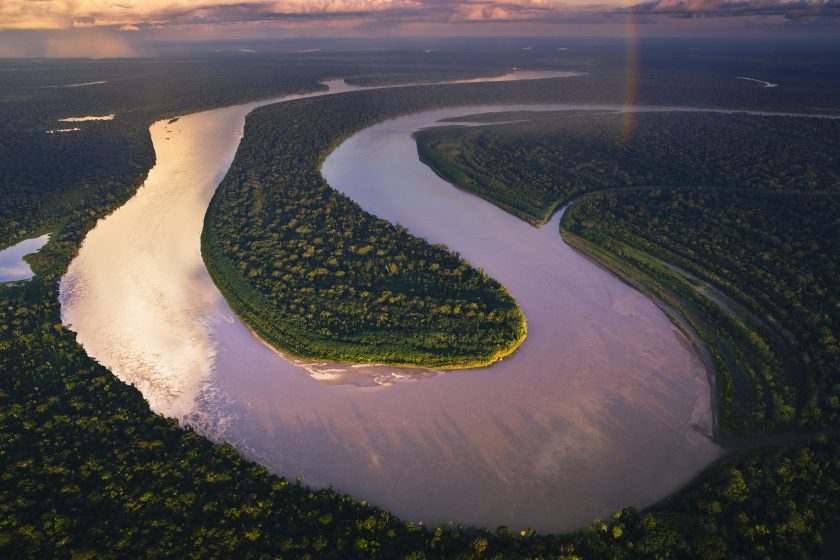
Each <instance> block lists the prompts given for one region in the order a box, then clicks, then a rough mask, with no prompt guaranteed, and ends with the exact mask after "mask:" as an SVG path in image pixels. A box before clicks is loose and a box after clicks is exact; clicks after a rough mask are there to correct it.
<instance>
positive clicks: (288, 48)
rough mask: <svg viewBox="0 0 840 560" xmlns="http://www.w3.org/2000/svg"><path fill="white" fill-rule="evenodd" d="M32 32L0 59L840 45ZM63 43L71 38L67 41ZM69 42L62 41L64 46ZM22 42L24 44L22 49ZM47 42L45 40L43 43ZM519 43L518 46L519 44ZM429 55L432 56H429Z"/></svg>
mask: <svg viewBox="0 0 840 560" xmlns="http://www.w3.org/2000/svg"><path fill="white" fill-rule="evenodd" d="M12 33H13V34H17V33H23V34H25V35H27V36H28V37H23V38H21V37H17V38H15V42H16V43H17V46H18V51H19V52H17V53H15V52H11V51H10V50H9V49H5V50H4V48H3V40H4V39H5V38H7V36H8V34H12ZM32 35H33V32H31V31H26V32H18V31H15V32H10V31H2V30H0V60H16V59H17V60H23V59H56V60H62V59H63V60H81V59H89V60H105V59H121V58H158V57H165V56H168V55H174V54H186V53H189V54H197V53H200V52H202V51H206V52H207V54H210V52H211V49H212V51H215V52H216V53H218V54H236V53H237V52H238V53H239V54H242V55H243V56H244V55H248V54H250V55H259V54H262V55H267V54H271V55H283V54H286V55H293V54H300V55H304V54H309V53H311V54H313V55H314V54H316V53H317V52H324V53H327V52H337V51H342V50H347V49H352V48H360V49H362V50H401V49H414V48H416V49H424V48H428V49H434V50H438V49H442V50H450V51H459V50H472V49H475V48H479V49H481V50H486V49H488V48H490V49H491V50H508V49H517V48H519V49H528V50H530V49H534V50H535V51H539V50H543V51H544V50H551V49H562V48H564V47H565V46H566V44H567V45H568V48H569V50H570V51H572V50H573V49H574V48H580V47H581V46H584V45H585V44H586V43H593V44H594V43H597V44H600V45H614V46H616V47H621V46H625V45H627V44H629V42H631V41H632V42H633V43H634V44H635V45H637V46H639V47H644V46H657V45H661V44H663V43H670V44H680V43H691V42H697V43H698V45H702V46H703V47H704V48H713V49H714V48H717V49H721V50H723V49H725V48H727V47H732V46H739V47H743V48H748V47H749V46H751V45H755V46H759V45H760V46H767V45H780V46H788V47H790V46H794V45H795V46H799V47H805V48H826V47H828V48H837V49H840V40H837V39H835V38H834V37H827V36H821V35H817V36H813V35H812V36H798V35H780V36H743V35H742V36H732V37H709V36H702V35H700V36H686V35H651V36H645V35H641V36H635V37H632V38H630V37H626V36H616V35H615V34H613V35H573V36H552V35H530V36H523V35H515V34H510V35H490V34H488V35H440V36H420V35H416V36H404V37H391V36H384V37H375V36H347V37H342V36H325V37H320V36H310V37H220V38H216V37H213V38H186V39H179V40H176V39H159V40H147V41H142V42H138V43H135V44H134V45H132V46H131V47H130V48H127V49H125V48H122V46H121V45H120V44H119V43H116V44H115V43H114V42H113V41H111V40H110V39H109V38H108V37H103V36H101V35H97V34H94V36H93V38H90V37H88V38H86V39H85V40H83V41H81V43H82V44H80V45H79V48H70V49H68V50H63V49H62V50H55V49H56V43H55V42H54V43H52V46H50V45H49V44H45V43H44V42H43V41H41V40H40V39H39V38H34V39H35V40H34V41H32V42H31V43H29V44H27V43H26V39H27V38H29V39H33V37H32ZM68 39H70V38H69V37H68ZM68 42H72V41H61V42H59V43H60V44H66V43H68ZM22 43H23V44H22ZM47 43H49V41H47ZM520 43H521V46H520V45H519V44H520ZM243 47H256V48H263V49H265V50H254V51H251V50H238V51H236V50H230V51H227V50H226V49H235V48H238V49H242V48H243ZM429 52H433V51H429Z"/></svg>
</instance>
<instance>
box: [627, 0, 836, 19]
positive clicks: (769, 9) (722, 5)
mask: <svg viewBox="0 0 840 560" xmlns="http://www.w3.org/2000/svg"><path fill="white" fill-rule="evenodd" d="M619 11H624V12H628V13H639V14H655V15H668V16H673V17H747V16H762V17H767V16H783V17H785V18H788V19H799V18H830V19H836V18H840V1H839V0H651V1H649V2H644V3H641V4H636V5H634V6H630V7H628V8H626V9H623V10H619Z"/></svg>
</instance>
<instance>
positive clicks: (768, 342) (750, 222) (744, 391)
mask: <svg viewBox="0 0 840 560" xmlns="http://www.w3.org/2000/svg"><path fill="white" fill-rule="evenodd" d="M838 216H840V196H836V195H808V194H802V193H798V194H783V193H754V192H743V191H737V192H726V191H705V190H704V191H668V190H651V191H647V192H644V193H638V192H636V193H624V192H613V193H606V194H595V195H591V196H589V197H586V198H584V199H583V200H582V201H581V202H580V203H578V204H575V205H573V207H572V208H571V209H570V211H569V212H568V216H567V217H566V218H565V219H564V226H565V227H566V228H568V230H569V231H570V232H572V233H574V234H576V235H579V236H581V237H583V238H585V239H587V240H590V241H592V242H593V243H595V245H597V246H598V247H600V248H602V249H603V250H604V251H606V252H608V253H610V254H613V255H616V256H619V257H620V259H621V260H622V261H624V262H625V263H628V264H630V265H631V266H632V267H634V268H636V269H637V270H638V271H639V272H640V273H641V274H644V275H646V276H647V278H648V279H649V281H648V282H647V283H648V284H650V285H652V286H655V287H657V289H658V290H660V291H662V292H663V293H666V294H669V297H668V299H669V301H670V302H672V303H673V304H674V305H675V306H678V307H679V308H680V309H681V310H682V311H683V312H684V314H685V316H687V317H689V318H691V320H692V323H693V325H694V326H695V328H696V329H697V330H698V332H700V333H701V336H703V337H704V338H705V339H706V340H707V342H711V344H710V346H711V349H712V352H713V357H714V359H715V363H716V370H717V373H718V375H717V387H718V393H719V398H720V419H721V422H722V424H723V425H724V426H725V427H727V428H729V429H732V430H751V431H755V430H761V429H772V428H781V427H785V426H790V425H800V426H809V427H813V426H820V425H824V424H837V423H838V421H840V375H838V372H840V345H838V341H837V333H839V332H840V289H838V286H840V256H838V255H837V251H836V247H837V246H838V243H840V221H838ZM666 262H667V263H673V264H676V265H677V267H676V268H675V267H667V266H666V265H664V264H663V263H666ZM732 300H734V302H733V301H732Z"/></svg>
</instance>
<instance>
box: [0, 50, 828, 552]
mask: <svg viewBox="0 0 840 560" xmlns="http://www.w3.org/2000/svg"><path fill="white" fill-rule="evenodd" d="M447 56H449V55H447ZM255 60H256V62H255V63H254V65H252V66H248V65H244V64H242V63H241V62H240V61H239V60H238V59H232V60H230V61H228V66H226V69H225V70H220V69H219V66H218V65H217V63H216V62H213V63H212V64H211V63H208V62H207V61H197V62H189V63H187V62H173V63H170V64H165V65H164V64H158V63H157V61H152V62H145V61H138V62H137V63H136V64H131V65H130V67H129V69H128V71H127V72H126V71H120V70H119V69H118V66H119V65H118V64H117V63H113V62H108V61H96V62H91V61H87V62H83V63H75V62H71V63H67V65H66V66H62V68H63V70H62V72H63V73H62V76H63V77H64V80H63V81H64V82H66V83H73V82H89V81H94V80H100V79H102V78H103V74H102V72H103V69H106V70H107V72H108V75H107V76H104V77H105V78H106V79H107V80H108V84H111V85H112V86H114V87H113V89H112V88H111V86H109V85H107V84H105V85H103V86H97V87H103V88H108V89H103V90H100V91H97V92H92V91H84V92H83V91H81V89H79V90H73V91H72V92H71V95H72V98H71V101H69V102H67V101H66V100H64V99H59V97H58V93H59V92H60V90H53V89H44V88H46V87H47V86H50V85H53V81H47V80H48V79H49V80H52V78H48V77H47V75H46V73H45V72H41V71H40V69H36V71H34V72H32V73H29V74H25V73H23V72H22V71H19V69H17V68H14V69H12V70H14V71H11V70H10V71H9V72H3V73H2V74H3V76H0V81H2V80H11V78H10V77H12V76H14V80H15V81H14V82H12V85H9V83H8V81H2V83H0V85H2V86H3V88H4V89H3V92H4V93H3V100H4V103H3V104H0V111H2V113H3V115H4V116H5V118H3V119H0V127H3V131H4V138H6V142H5V143H4V144H3V149H6V150H8V151H5V152H2V154H3V157H0V161H1V162H2V172H3V176H2V187H3V197H2V199H0V212H2V217H3V220H2V224H3V226H4V227H3V229H2V232H0V237H1V238H2V243H3V246H6V245H10V244H11V243H13V242H15V241H17V240H19V239H22V238H24V237H26V236H30V235H32V233H33V232H35V231H40V230H43V229H50V230H53V231H56V235H55V236H54V237H53V239H52V241H51V242H50V244H48V245H47V246H46V247H45V249H44V250H42V251H41V252H40V253H39V254H38V255H36V256H35V257H33V258H32V259H31V261H32V263H33V268H34V270H35V272H36V276H35V278H33V279H32V280H31V281H28V282H24V283H20V284H16V285H2V286H0V315H2V323H0V370H2V371H3V372H5V374H4V375H2V376H0V556H2V557H4V558H46V557H54V558H126V557H144V558H171V557H183V558H233V557H235V558H341V559H348V558H411V559H414V560H419V559H423V558H464V559H468V558H476V559H477V558H505V559H507V558H546V559H547V558H552V559H574V558H586V559H588V558H617V559H621V558H669V557H670V558H687V559H693V558H726V557H743V558H753V557H757V558H761V557H775V558H815V557H816V556H817V555H818V554H819V552H818V551H819V547H820V546H821V542H822V540H821V532H822V530H823V528H824V526H825V522H826V520H831V519H834V520H836V519H837V518H838V515H840V511H838V509H837V508H838V504H840V499H838V496H837V488H838V487H840V452H839V451H838V450H840V441H838V438H837V436H834V435H831V434H827V435H821V436H817V437H815V438H814V439H811V440H809V441H805V442H803V443H800V444H797V445H795V446H792V447H788V448H784V449H778V448H773V449H760V450H753V451H750V452H745V453H741V454H736V455H733V456H731V457H730V458H728V459H725V460H724V461H722V462H719V463H717V464H715V465H713V466H711V467H710V468H709V469H707V470H706V471H705V472H703V473H701V474H700V475H699V476H698V477H697V479H696V480H695V481H694V482H692V483H691V484H690V485H689V486H688V487H687V488H686V489H685V490H683V491H681V492H678V493H677V494H675V495H674V496H672V497H671V498H669V499H668V500H666V501H664V502H662V503H660V504H658V505H656V506H654V507H652V508H649V509H648V510H646V511H643V512H638V511H635V510H633V509H625V510H622V511H620V512H617V513H616V514H615V515H613V516H611V517H609V518H608V519H606V520H604V521H598V522H595V523H593V524H591V525H590V526H588V527H586V528H584V529H582V530H581V531H579V532H577V533H574V534H570V535H536V534H534V532H533V531H529V530H523V531H521V532H520V530H519V528H507V527H499V528H490V529H479V528H464V527H460V526H457V525H445V526H443V527H440V528H428V527H425V526H420V525H417V524H411V523H407V522H405V521H403V520H400V519H398V518H396V517H395V516H393V515H391V514H389V513H388V512H387V511H384V510H381V509H378V508H375V507H372V506H369V505H367V504H365V503H363V502H358V501H356V500H354V499H352V498H350V497H348V496H346V495H343V494H341V493H340V492H338V491H335V490H333V489H326V490H314V489H311V488H308V487H306V486H305V485H303V484H300V483H297V482H295V481H293V480H292V481H290V480H288V479H286V478H283V477H279V476H274V475H271V474H269V473H267V472H266V471H265V469H263V468H261V467H259V466H257V465H256V464H254V463H252V462H249V461H246V460H244V459H243V458H242V457H241V455H240V454H239V453H238V452H236V451H235V450H234V449H233V448H231V447H230V446H227V445H216V444H213V443H211V442H209V441H208V440H207V439H205V438H204V437H201V436H199V435H197V434H196V433H195V432H193V431H192V430H191V429H189V428H184V427H182V426H179V425H178V424H177V422H176V421H174V420H168V419H165V418H163V417H161V416H159V415H157V414H155V413H153V412H152V411H150V409H149V407H148V404H147V403H146V402H145V400H144V399H143V395H142V394H141V393H140V392H139V391H138V390H136V389H135V388H133V387H131V386H128V385H126V384H125V383H123V382H121V381H119V380H118V379H116V378H115V377H114V376H113V374H112V373H111V372H109V371H108V370H107V369H106V368H104V367H102V366H100V365H99V364H97V363H96V362H95V361H94V360H92V359H91V358H90V357H88V356H87V355H86V354H85V352H84V350H83V349H82V348H81V347H80V346H79V345H78V344H77V343H76V341H75V336H74V334H73V332H72V331H70V330H69V329H68V328H66V327H65V326H63V325H62V323H61V318H60V309H59V304H58V290H57V281H58V279H59V278H60V277H61V275H62V274H63V273H64V272H65V270H66V268H67V264H68V263H69V261H70V260H71V259H72V257H73V255H75V253H76V251H77V250H78V247H79V245H80V243H81V241H82V239H83V238H84V236H85V233H86V232H87V231H88V230H89V229H90V228H92V227H93V225H94V224H95V222H96V220H97V219H98V218H101V217H103V216H105V215H106V214H107V213H108V212H109V211H110V210H111V209H113V208H115V207H117V206H118V205H120V204H122V202H124V201H125V200H126V199H127V198H128V197H130V196H131V195H132V194H133V193H134V191H135V190H136V188H137V187H138V186H139V185H140V183H142V179H143V177H144V176H145V173H146V172H147V171H148V166H150V165H151V162H152V160H151V159H150V158H151V157H152V154H151V152H150V151H149V147H150V143H149V140H148V133H147V131H146V128H145V127H147V126H148V124H150V123H151V122H152V121H153V120H155V119H160V118H172V117H174V116H177V115H178V114H181V113H184V112H188V111H191V110H197V109H198V108H201V107H210V106H218V105H220V104H224V103H231V102H236V101H242V100H245V99H253V98H257V97H265V96H268V95H276V94H279V93H282V92H284V91H297V90H299V89H301V88H302V87H303V88H304V89H306V88H309V87H313V86H316V84H317V82H315V81H314V79H315V78H318V77H320V78H324V77H329V76H335V75H342V74H340V73H341V72H344V74H343V75H347V72H348V70H347V65H346V64H338V63H335V62H331V61H325V62H324V63H323V64H321V65H320V66H318V67H317V68H315V69H313V70H311V71H307V72H310V74H311V78H312V80H313V81H310V80H309V79H307V80H306V81H305V82H304V83H303V84H301V83H298V82H296V83H295V84H294V85H292V84H290V83H288V82H282V80H283V79H285V78H286V77H287V76H288V72H289V69H288V68H289V67H288V65H287V66H285V67H283V68H282V69H275V70H276V71H270V72H269V71H265V66H264V61H263V60H262V59H255ZM8 64H9V63H5V62H3V63H2V65H3V66H4V67H5V66H8ZM56 64H57V63H56ZM284 64H286V63H285V62H284ZM312 64H313V62H312V61H311V60H307V61H306V65H307V66H306V67H307V68H311V67H312ZM237 68H241V69H242V70H241V72H238V71H237V70H236V69H237ZM272 68H273V67H272ZM294 68H297V69H300V68H302V66H301V65H297V66H294ZM280 70H282V72H281V71H280ZM359 73H361V72H359ZM310 74H308V76H309V75H310ZM150 76H151V77H150ZM220 76H225V79H224V83H223V84H221V85H219V84H217V86H218V87H208V86H207V84H208V83H216V82H214V81H213V80H214V79H215V78H214V77H220ZM187 77H192V78H193V79H194V83H193V82H191V81H190V80H188V79H187ZM181 79H183V81H180V80H181ZM141 82H142V84H152V86H149V87H148V88H147V89H141V85H142V84H141ZM280 83H287V84H288V85H289V87H288V88H285V87H279V85H278V84H280ZM154 84H181V85H179V86H178V87H176V88H173V89H169V88H166V87H155V86H154ZM196 84H197V85H196ZM237 84H242V85H243V87H244V88H245V89H248V88H250V87H251V86H253V89H250V90H249V91H244V92H243V91H242V90H241V89H238V88H236V87H234V86H236V85H237ZM663 84H664V86H663ZM221 86H224V87H221ZM638 86H639V88H640V90H639V100H640V102H648V103H671V104H673V103H699V104H705V105H721V106H733V107H764V108H773V107H777V108H786V107H790V106H799V105H800V104H805V105H807V106H809V107H814V108H825V107H834V108H836V107H837V99H838V97H837V96H836V94H835V92H836V88H834V89H832V88H819V89H813V90H803V89H801V88H800V89H796V88H789V89H784V88H780V89H779V93H778V95H776V96H774V97H773V98H772V99H768V98H765V97H763V95H762V94H763V93H764V92H763V91H762V90H761V88H756V89H748V88H738V87H735V86H732V87H729V86H722V85H721V80H720V79H719V78H718V77H717V76H711V77H708V76H699V77H694V78H692V79H688V78H686V77H685V76H683V75H676V74H673V75H671V76H670V78H669V76H668V75H665V76H661V75H660V76H654V77H651V78H649V79H643V80H640V81H639V83H638ZM666 86H667V87H666ZM457 87H458V88H464V89H463V90H462V92H460V93H459V92H458V91H456V90H455V88H454V87H453V88H449V87H436V88H435V89H434V90H433V88H432V87H431V86H430V87H429V93H423V94H422V96H424V100H422V102H421V100H418V99H417V98H418V96H420V95H421V94H420V93H416V92H415V93H409V90H402V91H401V93H400V95H401V96H402V98H403V100H408V101H407V105H406V106H405V109H404V110H411V109H412V108H413V107H416V108H425V107H429V106H432V105H433V104H435V103H438V104H440V105H443V104H452V103H473V102H480V101H484V102H492V101H528V100H532V101H580V102H583V101H591V100H601V101H605V102H620V101H621V100H622V94H623V92H624V91H625V90H626V79H625V78H624V77H621V76H619V75H617V74H616V73H615V72H608V73H605V74H603V75H597V76H596V75H592V76H587V77H581V78H579V79H576V80H575V82H574V83H572V82H571V81H569V82H568V83H566V82H563V86H562V87H558V85H557V82H556V81H554V82H552V83H543V84H537V83H532V84H527V85H526V84H492V85H481V86H473V85H470V86H457ZM178 88H182V89H178ZM219 91H223V92H224V93H223V94H220V95H217V96H215V97H214V98H213V99H208V92H219ZM411 91H415V90H411ZM417 91H419V90H417ZM126 92H128V93H126ZM131 92H135V93H136V94H137V97H136V98H134V97H125V96H126V95H129V94H130V93H131ZM186 92H192V93H191V94H190V96H187V95H186ZM364 95H377V96H384V95H385V92H380V93H376V94H373V93H367V94H364ZM364 95H361V94H359V95H356V94H354V95H353V96H346V97H343V98H342V99H345V101H339V100H338V98H335V99H332V98H331V99H329V100H328V99H324V100H319V101H318V102H317V103H316V102H315V101H308V102H301V103H297V104H294V107H295V108H296V110H298V111H300V112H301V113H300V115H299V116H298V117H297V119H296V121H295V122H297V123H298V126H299V130H300V131H305V130H306V129H307V128H308V127H309V126H310V125H311V124H312V123H314V122H317V121H318V120H319V119H320V118H321V115H326V116H328V117H329V118H330V119H331V122H340V119H339V115H336V114H335V112H336V111H338V110H343V109H346V108H348V106H351V107H353V109H354V111H355V110H358V112H359V118H358V122H356V123H355V124H353V125H352V126H350V125H348V126H347V127H346V128H343V129H339V130H338V132H337V134H334V135H333V134H330V135H329V137H328V138H322V139H321V140H320V142H321V144H318V146H324V149H326V146H328V145H329V144H330V143H335V142H338V141H339V140H340V138H342V137H344V136H346V135H347V134H350V133H351V132H352V130H356V129H358V128H359V127H362V126H366V123H370V122H374V121H375V120H377V119H381V118H385V116H386V114H385V113H379V114H374V113H375V111H374V105H373V104H372V101H373V100H372V99H368V98H365V97H364ZM434 95H438V96H441V97H439V98H437V101H434V100H433V99H432V98H433V97H434ZM426 96H427V97H426ZM120 99H125V102H124V103H121V102H120ZM347 99H352V100H353V104H352V105H343V104H344V103H348V104H349V103H350V102H349V101H346V100H347ZM412 99H414V100H415V101H413V102H412V101H410V100H412ZM45 100H46V101H47V102H45ZM184 100H191V101H190V102H189V103H184V104H181V102H182V101H184ZM376 100H377V101H380V99H376ZM803 100H804V101H803ZM175 101H178V103H175ZM321 101H324V102H326V101H329V103H328V104H325V105H323V106H321V105H319V104H318V103H320V102H321ZM381 101H383V102H384V101H385V100H384V99H381ZM136 106H142V107H147V108H148V110H144V111H137V112H133V111H134V109H135V107H136ZM68 107H72V108H73V111H72V112H68V111H67V108H68ZM330 107H331V109H330ZM288 108H289V109H292V104H290V105H289V107H288ZM98 109H102V110H104V111H107V112H111V111H115V112H117V114H118V116H117V119H116V120H115V121H114V122H115V123H122V122H126V121H125V120H123V119H122V118H121V115H128V114H131V115H133V116H136V118H137V121H136V122H135V123H134V125H132V126H133V128H131V130H133V131H134V132H131V133H132V134H137V135H138V136H137V138H139V139H140V142H141V143H142V144H143V146H141V147H140V148H139V149H138V150H139V151H134V150H132V152H131V154H132V158H133V160H135V161H137V160H139V159H142V158H145V160H144V161H145V163H142V164H141V165H138V166H134V167H132V166H125V167H121V166H120V165H115V166H114V167H113V168H112V169H114V172H113V173H112V174H110V175H107V176H108V177H110V179H109V180H111V181H113V184H112V185H111V188H110V189H109V190H103V191H99V190H98V184H99V183H98V181H100V180H102V177H104V176H105V175H102V176H96V174H95V173H93V172H92V171H91V170H92V169H96V166H95V165H94V164H91V166H92V167H91V170H88V169H83V170H80V172H79V173H76V174H74V173H68V174H67V175H66V176H60V177H55V176H52V175H50V173H51V171H50V168H49V166H46V165H44V162H46V161H49V158H50V157H52V152H51V151H49V150H46V149H41V148H39V149H38V150H36V151H32V150H29V149H27V146H28V145H42V144H43V143H45V142H47V141H52V138H51V137H48V136H47V135H45V134H44V132H43V131H44V128H45V127H47V126H51V123H52V122H53V121H54V119H55V118H57V117H65V116H72V114H91V111H92V110H98ZM285 109H286V107H284V108H282V109H281V108H276V110H278V111H280V110H285ZM274 110H275V109H267V110H265V111H268V113H267V114H269V115H270V114H271V113H272V112H273V111H274ZM322 110H323V113H322ZM395 113H396V110H395V111H394V113H391V114H395ZM260 114H261V113H260ZM21 115H23V116H21ZM257 116H258V115H254V118H256V117H257ZM132 118H134V117H132ZM344 118H346V119H348V120H350V119H353V118H354V117H353V116H352V115H345V116H344ZM252 120H253V119H252ZM127 131H128V129H125V130H123V131H121V132H117V133H118V134H123V133H129V132H127ZM281 132H282V131H278V134H279V133H281ZM322 132H323V131H322ZM95 136H97V137H96V138H94V139H93V142H92V143H90V144H88V143H87V141H88V140H91V139H86V140H85V141H84V142H83V141H80V140H77V139H75V138H72V137H69V136H68V137H66V138H62V139H61V142H67V150H66V154H67V155H65V156H62V158H63V160H66V161H67V162H70V163H72V162H73V161H81V160H75V159H74V158H76V157H84V153H85V151H86V150H88V149H91V150H103V149H106V148H104V147H105V146H108V142H109V141H108V139H107V138H105V137H104V136H102V137H101V138H99V137H98V135H95ZM246 137H247V133H246ZM131 142H135V140H131ZM13 148H14V149H13ZM12 153H14V154H25V155H26V158H28V159H24V160H19V159H16V158H17V157H18V156H14V157H12V156H11V155H9V154H12ZM319 153H323V152H319ZM29 156H31V157H29ZM318 161H319V159H318V158H317V157H316V158H311V159H308V160H307V162H310V163H313V162H314V163H317V162H318ZM308 172H311V171H307V173H308ZM39 173H43V177H44V178H45V179H50V180H43V181H40V182H39V179H38V177H39ZM35 186H39V188H40V189H41V191H38V190H37V189H36V188H35ZM16 192H20V195H19V196H18V195H16V194H15V193H16ZM39 192H40V195H41V197H42V200H43V202H44V204H43V205H39V206H36V207H35V209H34V210H31V211H30V210H28V208H29V204H30V203H31V202H32V201H36V202H38V201H37V200H36V198H37V195H38V193H39ZM286 474H288V475H291V476H293V475H294V473H286Z"/></svg>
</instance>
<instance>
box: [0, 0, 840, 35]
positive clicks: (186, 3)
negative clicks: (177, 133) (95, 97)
mask: <svg viewBox="0 0 840 560" xmlns="http://www.w3.org/2000/svg"><path fill="white" fill-rule="evenodd" d="M629 15H645V16H650V17H651V18H653V19H651V20H649V21H657V20H656V18H660V17H665V18H684V19H689V18H732V17H739V18H744V17H758V18H760V17H766V16H781V17H783V18H786V19H789V20H793V19H803V18H820V19H825V20H838V19H840V0H648V1H644V2H641V3H638V0H600V1H599V0H455V1H447V0H254V1H244V2H236V1H230V0H142V1H141V0H122V1H121V2H107V1H104V0H3V1H2V3H0V29H4V28H5V29H72V28H77V29H78V28H102V29H113V30H122V31H143V30H147V29H160V28H166V27H170V28H171V27H181V26H196V27H197V26H213V25H216V26H218V25H226V26H230V25H234V24H248V23H269V24H280V25H285V26H287V27H295V26H301V25H309V24H310V23H311V22H315V23H320V24H322V25H324V26H334V27H349V26H359V27H363V26H370V25H386V24H392V25H407V24H422V23H427V24H429V23H432V24H442V25H446V24H450V25H452V24H455V25H457V24H480V23H522V22H537V23H542V24H564V23H565V24H578V23H581V22H588V23H597V22H605V21H615V20H616V19H620V18H622V17H627V16H629Z"/></svg>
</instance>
